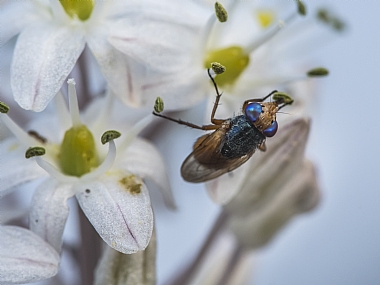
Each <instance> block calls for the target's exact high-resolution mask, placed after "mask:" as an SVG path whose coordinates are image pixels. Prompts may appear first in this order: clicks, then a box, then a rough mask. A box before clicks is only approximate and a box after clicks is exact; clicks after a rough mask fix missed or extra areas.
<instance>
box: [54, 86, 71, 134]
mask: <svg viewBox="0 0 380 285" xmlns="http://www.w3.org/2000/svg"><path fill="white" fill-rule="evenodd" d="M54 105H55V109H56V110H57V117H58V120H59V124H60V129H62V130H67V129H69V128H70V125H71V118H70V113H69V110H68V109H67V105H66V101H65V99H64V98H63V93H62V92H61V91H59V92H58V94H57V95H56V96H54Z"/></svg>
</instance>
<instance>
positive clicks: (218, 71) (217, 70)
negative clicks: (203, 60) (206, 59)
mask: <svg viewBox="0 0 380 285" xmlns="http://www.w3.org/2000/svg"><path fill="white" fill-rule="evenodd" d="M211 69H212V70H213V71H214V72H215V74H217V75H219V74H222V73H224V72H225V71H226V67H225V66H223V65H221V64H220V63H219V62H211Z"/></svg>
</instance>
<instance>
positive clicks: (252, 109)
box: [244, 103, 263, 122]
mask: <svg viewBox="0 0 380 285" xmlns="http://www.w3.org/2000/svg"><path fill="white" fill-rule="evenodd" d="M262 110H263V108H262V107H261V105H260V104H259V103H250V104H248V105H247V106H246V107H245V110H244V113H245V115H246V116H247V118H248V119H249V120H250V121H251V122H256V120H257V119H258V118H259V116H260V114H261V112H262Z"/></svg>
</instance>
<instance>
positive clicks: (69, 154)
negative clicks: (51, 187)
mask: <svg viewBox="0 0 380 285" xmlns="http://www.w3.org/2000/svg"><path fill="white" fill-rule="evenodd" d="M59 160H60V165H61V170H62V172H63V173H65V174H67V175H73V176H78V177H80V176H82V175H83V174H85V173H88V172H90V171H91V170H92V169H93V168H95V167H97V166H98V165H99V163H98V157H97V153H96V148H95V141H94V137H93V136H92V134H91V132H90V131H89V130H88V129H87V127H86V126H84V125H80V126H77V127H72V128H71V129H69V130H68V131H66V133H65V136H64V138H63V142H62V144H61V149H60V154H59Z"/></svg>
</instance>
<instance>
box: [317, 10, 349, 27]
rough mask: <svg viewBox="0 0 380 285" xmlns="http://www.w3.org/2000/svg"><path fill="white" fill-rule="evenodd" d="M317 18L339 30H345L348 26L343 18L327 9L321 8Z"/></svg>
mask: <svg viewBox="0 0 380 285" xmlns="http://www.w3.org/2000/svg"><path fill="white" fill-rule="evenodd" d="M317 18H318V19H319V20H320V21H322V22H323V23H325V24H327V25H329V26H330V27H332V28H333V29H334V30H336V31H338V32H341V31H343V30H344V29H345V27H346V24H345V23H344V22H343V21H342V20H341V19H339V18H338V17H337V16H335V15H332V14H331V13H330V12H329V11H328V10H327V9H320V10H319V11H318V13H317Z"/></svg>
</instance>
